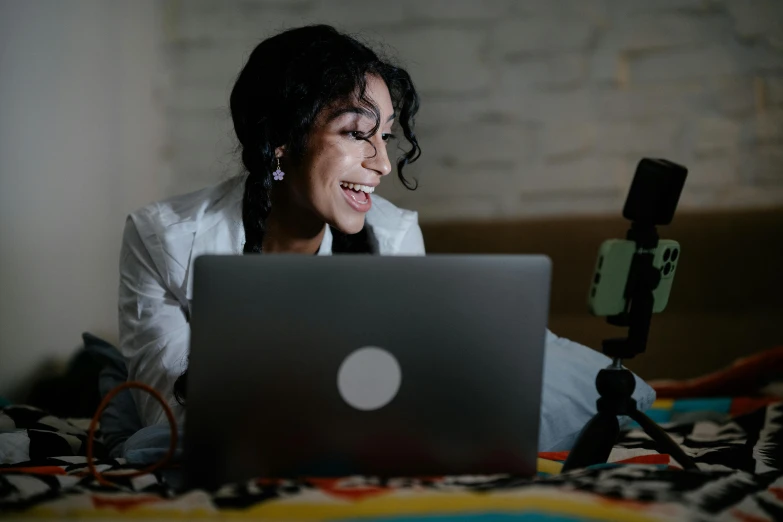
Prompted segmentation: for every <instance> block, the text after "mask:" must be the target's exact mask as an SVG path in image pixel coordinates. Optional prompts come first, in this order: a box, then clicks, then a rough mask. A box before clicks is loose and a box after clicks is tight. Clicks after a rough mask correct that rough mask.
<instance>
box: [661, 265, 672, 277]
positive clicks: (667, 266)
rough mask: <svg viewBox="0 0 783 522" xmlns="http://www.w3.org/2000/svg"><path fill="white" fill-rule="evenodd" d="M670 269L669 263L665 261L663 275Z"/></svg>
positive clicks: (667, 273)
mask: <svg viewBox="0 0 783 522" xmlns="http://www.w3.org/2000/svg"><path fill="white" fill-rule="evenodd" d="M671 271H672V264H671V263H666V264H665V265H663V275H669V272H671Z"/></svg>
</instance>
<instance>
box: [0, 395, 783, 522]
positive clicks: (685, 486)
mask: <svg viewBox="0 0 783 522" xmlns="http://www.w3.org/2000/svg"><path fill="white" fill-rule="evenodd" d="M648 413H649V415H650V416H651V417H652V418H653V419H654V420H656V421H657V422H659V423H660V424H661V425H662V426H663V427H664V428H665V429H666V430H667V431H668V432H669V433H670V434H671V435H672V437H673V438H674V439H675V440H676V441H677V442H678V443H680V444H681V445H682V446H683V448H684V450H685V452H686V453H687V454H688V455H690V456H692V457H693V458H694V460H695V461H696V462H697V463H698V465H699V468H700V471H699V472H687V471H683V470H681V469H680V468H679V465H678V464H677V462H675V461H673V460H672V459H671V458H670V457H669V456H668V455H659V454H657V453H656V451H655V449H654V446H653V443H652V441H651V440H650V439H649V437H647V435H646V434H644V432H642V431H640V430H638V429H634V428H633V427H632V429H631V430H630V431H626V432H624V433H623V434H622V436H621V440H620V441H619V442H618V443H617V444H616V446H615V447H614V450H613V451H612V454H611V456H610V458H609V461H610V462H609V463H608V464H605V465H598V466H593V467H591V468H588V469H584V470H576V471H572V472H569V473H561V472H560V470H561V467H562V463H563V461H564V460H565V458H566V457H567V453H542V454H540V455H539V466H538V470H539V473H538V476H537V477H534V478H518V477H512V476H469V477H466V476H460V477H431V478H415V479H410V478H400V479H390V480H381V479H376V478H371V477H346V478H342V479H339V480H325V479H310V480H303V481H296V482H294V481H267V480H258V481H251V482H247V483H242V484H229V485H226V486H224V487H223V488H221V489H220V490H219V491H217V492H215V493H212V494H210V493H207V492H205V491H191V492H188V493H184V494H178V493H177V491H176V489H175V488H174V487H173V486H172V483H173V481H175V480H176V476H177V473H178V470H177V469H167V470H161V471H159V472H156V473H154V474H149V475H144V476H141V477H137V478H123V477H122V476H113V477H112V478H111V480H112V481H113V482H114V483H115V484H117V486H118V487H117V488H111V487H105V486H101V485H99V484H98V483H97V482H96V481H95V480H94V479H93V478H92V477H91V476H90V475H89V474H88V473H87V467H86V458H85V456H84V455H85V447H86V444H85V443H86V421H85V420H77V421H73V420H67V419H58V418H55V417H52V416H49V415H47V414H46V413H45V412H42V411H40V410H36V409H34V408H29V407H24V406H10V407H5V408H2V409H1V410H0V462H6V464H3V465H0V513H15V514H17V515H25V516H29V517H35V518H52V519H60V518H63V517H68V516H72V517H85V516H91V517H95V516H106V517H111V518H123V517H128V518H142V517H150V518H168V517H176V518H182V517H183V516H184V517H185V518H188V519H198V518H213V517H216V516H231V517H232V518H233V517H252V518H260V519H267V520H356V519H362V520H366V521H372V520H375V521H379V520H383V521H384V522H389V521H393V520H400V521H402V520H404V521H407V522H411V521H423V520H437V521H439V522H445V521H449V520H459V521H464V522H467V521H479V520H481V521H484V522H485V521H496V520H497V521H500V520H502V521H510V520H526V521H529V520H547V521H565V520H574V521H581V520H637V521H648V520H650V521H652V520H741V521H761V520H783V446H782V444H783V402H781V400H780V399H779V398H774V397H736V398H711V399H686V400H659V401H658V402H656V404H655V405H654V408H653V410H651V411H650V412H648ZM96 454H97V455H99V458H98V469H99V470H101V471H104V472H105V471H111V472H118V473H122V472H124V471H127V470H129V466H128V465H127V464H126V463H125V462H123V461H122V460H117V459H108V458H106V457H105V454H104V455H103V456H100V455H101V447H100V445H97V446H96ZM9 459H12V460H13V463H7V462H9Z"/></svg>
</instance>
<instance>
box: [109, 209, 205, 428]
mask: <svg viewBox="0 0 783 522" xmlns="http://www.w3.org/2000/svg"><path fill="white" fill-rule="evenodd" d="M118 308H119V310H118V311H119V330H120V332H119V333H120V351H121V352H122V355H123V357H124V358H125V362H126V365H127V368H128V380H129V381H140V382H142V383H144V384H147V385H149V386H151V387H152V388H154V389H155V390H157V391H158V392H159V393H160V394H161V395H162V397H163V399H164V400H165V401H166V403H167V404H168V405H169V406H170V407H171V409H172V411H173V412H174V416H175V418H176V419H177V422H178V423H180V424H181V423H182V421H183V419H184V409H183V408H182V406H181V405H180V404H179V403H178V402H177V400H176V399H175V397H174V393H173V388H174V382H175V381H176V380H177V378H178V377H179V376H180V375H181V374H182V372H183V371H184V370H185V368H186V367H187V353H188V346H189V343H190V325H189V324H188V322H187V319H186V317H185V314H184V312H183V310H182V308H181V306H180V303H179V302H178V301H177V299H176V298H175V297H174V295H173V294H172V293H171V292H170V291H169V290H168V289H167V287H166V284H165V283H164V280H163V277H161V274H160V273H159V271H158V269H157V268H156V266H155V263H154V262H153V260H152V257H151V255H150V252H149V250H148V248H147V246H146V245H145V243H144V241H143V239H142V237H141V235H140V234H139V231H138V228H137V226H136V224H135V223H134V221H133V219H132V218H131V217H129V218H128V219H127V221H126V223H125V231H124V233H123V239H122V248H121V251H120V285H119V303H118ZM132 392H133V398H134V401H135V403H136V409H137V410H138V414H139V418H140V419H141V422H142V424H143V425H144V426H150V425H153V424H157V423H160V422H167V420H166V416H165V413H164V411H163V407H162V406H161V405H160V403H159V402H158V401H157V400H156V399H155V398H154V397H152V396H151V395H150V394H148V393H146V392H144V391H142V390H135V389H134V390H132Z"/></svg>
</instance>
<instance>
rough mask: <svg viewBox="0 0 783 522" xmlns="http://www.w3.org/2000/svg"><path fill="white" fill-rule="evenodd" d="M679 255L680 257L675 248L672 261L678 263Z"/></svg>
mask: <svg viewBox="0 0 783 522" xmlns="http://www.w3.org/2000/svg"><path fill="white" fill-rule="evenodd" d="M679 255H680V251H679V250H677V249H676V248H675V249H674V251H673V252H672V261H677V256H679Z"/></svg>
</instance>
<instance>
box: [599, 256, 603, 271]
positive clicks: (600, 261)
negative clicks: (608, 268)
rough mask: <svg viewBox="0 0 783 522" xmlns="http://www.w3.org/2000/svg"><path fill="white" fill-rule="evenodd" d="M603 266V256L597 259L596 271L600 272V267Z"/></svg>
mask: <svg viewBox="0 0 783 522" xmlns="http://www.w3.org/2000/svg"><path fill="white" fill-rule="evenodd" d="M603 265H604V256H601V257H599V258H598V270H601V267H603Z"/></svg>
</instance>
